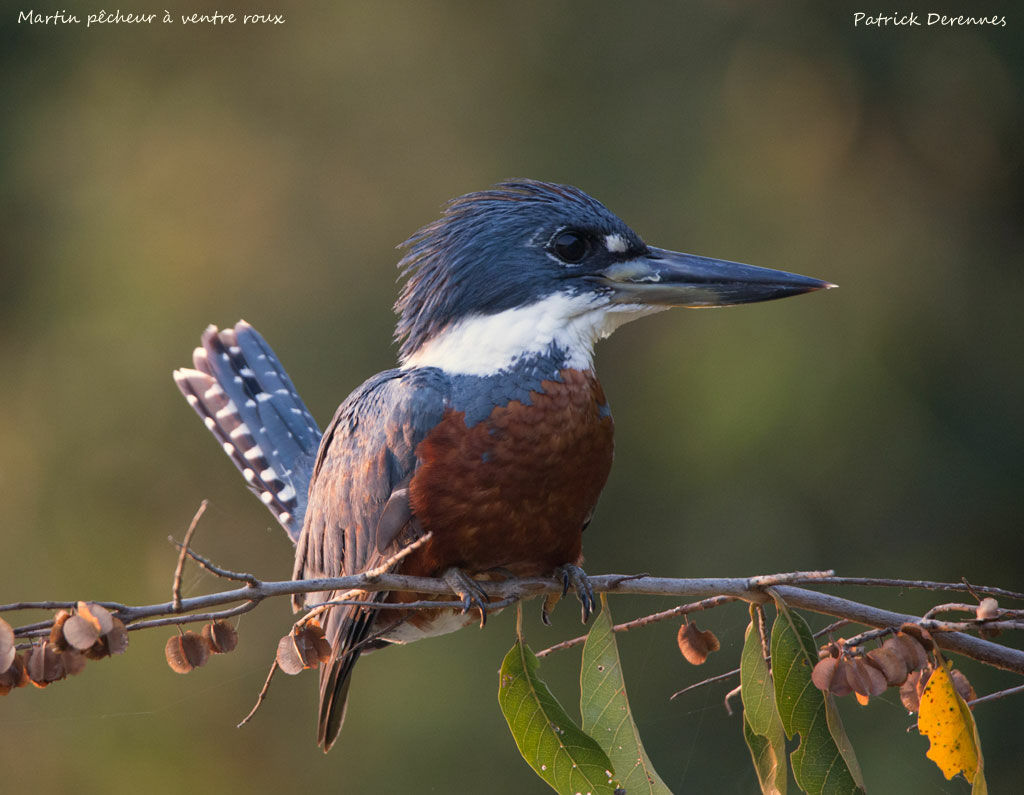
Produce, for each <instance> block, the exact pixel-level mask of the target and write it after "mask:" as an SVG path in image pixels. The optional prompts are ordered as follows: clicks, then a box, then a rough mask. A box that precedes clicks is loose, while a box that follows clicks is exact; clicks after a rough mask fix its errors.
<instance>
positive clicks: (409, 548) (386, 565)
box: [365, 531, 434, 581]
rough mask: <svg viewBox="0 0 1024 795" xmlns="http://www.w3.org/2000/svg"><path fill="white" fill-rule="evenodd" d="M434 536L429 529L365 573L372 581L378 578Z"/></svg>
mask: <svg viewBox="0 0 1024 795" xmlns="http://www.w3.org/2000/svg"><path fill="white" fill-rule="evenodd" d="M433 537H434V534H433V533H432V532H430V531H427V532H426V533H424V534H423V535H421V536H420V537H419V538H417V539H416V540H415V541H413V542H412V543H411V544H406V545H405V546H404V547H402V548H401V549H400V550H398V552H396V553H395V554H394V555H392V556H391V557H390V558H388V559H387V560H385V561H384V562H383V563H381V564H380V565H379V566H377V567H376V568H373V569H369V570H368V571H367V572H366V574H365V576H366V579H368V580H371V581H372V580H374V579H376V578H377V577H379V576H380V575H381V574H385V573H386V572H389V571H391V569H392V567H393V566H394V565H395V564H396V563H398V562H399V561H401V560H403V559H404V558H407V557H408V556H409V555H411V554H412V553H413V552H415V551H416V550H417V549H419V548H420V547H421V546H423V545H424V544H426V543H427V542H428V541H429V540H430V539H431V538H433Z"/></svg>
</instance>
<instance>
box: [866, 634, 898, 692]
mask: <svg viewBox="0 0 1024 795" xmlns="http://www.w3.org/2000/svg"><path fill="white" fill-rule="evenodd" d="M891 640H893V639H892V638H889V639H888V640H887V641H886V642H885V643H883V644H882V645H881V647H879V648H877V649H872V650H871V651H869V652H868V653H867V654H866V655H865V656H864V660H865V662H867V664H868V665H872V666H874V667H875V668H877V669H878V670H879V671H881V672H882V676H884V677H885V682H886V684H888V685H889V686H890V687H898V686H899V685H902V684H903V683H904V682H905V681H907V673H908V671H907V661H906V660H905V659H903V655H902V654H901V653H900V650H899V647H898V645H897V644H895V643H890V641H891Z"/></svg>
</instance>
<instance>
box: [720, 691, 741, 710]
mask: <svg viewBox="0 0 1024 795" xmlns="http://www.w3.org/2000/svg"><path fill="white" fill-rule="evenodd" d="M740 689H741V685H736V687H734V688H733V689H732V690H730V691H729V692H728V693H726V694H725V698H724V699H723V701H724V703H725V711H726V713H727V714H728V715H729V717H732V704H731V703H730V702H731V701H732V700H733V699H734V698H736V696H738V695H739V694H740Z"/></svg>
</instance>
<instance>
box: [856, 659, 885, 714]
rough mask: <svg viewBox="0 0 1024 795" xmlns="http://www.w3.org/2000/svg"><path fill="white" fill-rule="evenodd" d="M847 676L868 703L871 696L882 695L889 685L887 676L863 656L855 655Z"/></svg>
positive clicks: (864, 701) (860, 699)
mask: <svg viewBox="0 0 1024 795" xmlns="http://www.w3.org/2000/svg"><path fill="white" fill-rule="evenodd" d="M846 678H847V680H848V681H849V683H850V686H851V687H852V688H853V692H855V693H856V694H857V695H858V696H859V698H858V699H857V700H858V701H860V703H861V704H866V703H867V700H868V698H870V697H871V696H880V695H881V694H882V693H884V692H885V689H886V687H887V685H886V683H885V676H884V675H883V674H882V672H881V671H879V670H878V669H877V668H875V667H874V666H872V665H868V663H867V662H865V661H864V659H863V658H861V657H854V658H853V659H852V660H850V665H849V667H848V668H847V670H846Z"/></svg>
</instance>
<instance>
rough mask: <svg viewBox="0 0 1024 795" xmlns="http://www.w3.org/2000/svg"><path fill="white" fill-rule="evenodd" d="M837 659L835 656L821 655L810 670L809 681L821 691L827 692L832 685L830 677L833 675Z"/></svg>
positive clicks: (837, 663) (837, 662)
mask: <svg viewBox="0 0 1024 795" xmlns="http://www.w3.org/2000/svg"><path fill="white" fill-rule="evenodd" d="M838 665H839V660H838V658H836V657H831V656H829V657H822V658H821V659H820V660H818V662H817V663H816V664H815V666H814V670H812V671H811V682H813V683H814V686H815V687H816V688H818V690H821V691H823V692H826V693H827V692H828V691H829V690H830V689H831V687H832V678H833V677H834V676H835V673H836V668H837V667H838Z"/></svg>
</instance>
